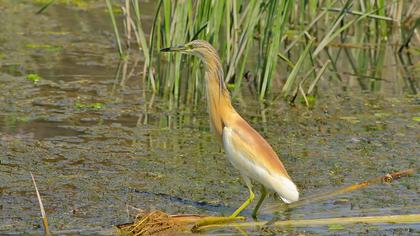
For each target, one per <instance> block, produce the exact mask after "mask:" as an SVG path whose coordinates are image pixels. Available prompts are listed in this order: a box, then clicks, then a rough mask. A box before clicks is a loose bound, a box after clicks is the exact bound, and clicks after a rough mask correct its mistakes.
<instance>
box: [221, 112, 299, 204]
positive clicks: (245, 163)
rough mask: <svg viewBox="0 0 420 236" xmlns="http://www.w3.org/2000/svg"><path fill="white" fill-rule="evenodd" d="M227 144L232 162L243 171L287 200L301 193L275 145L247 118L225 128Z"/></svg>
mask: <svg viewBox="0 0 420 236" xmlns="http://www.w3.org/2000/svg"><path fill="white" fill-rule="evenodd" d="M223 144H224V147H225V151H226V153H227V155H228V157H229V160H230V161H231V163H232V164H233V165H234V166H235V167H236V168H237V169H239V170H240V171H241V173H242V174H244V175H247V176H249V177H251V178H252V179H254V180H256V181H258V182H260V183H261V184H263V185H265V186H266V187H268V188H270V189H273V190H275V191H276V192H277V193H278V194H279V195H280V197H282V199H283V200H284V201H285V202H293V201H296V200H298V198H299V193H298V191H297V188H296V185H295V184H294V183H293V182H292V180H291V179H290V177H289V175H288V174H287V171H286V169H285V168H284V166H283V164H282V163H281V161H280V159H279V158H278V156H277V154H276V153H275V152H274V150H273V149H272V148H271V146H270V145H269V144H268V143H267V141H265V139H264V138H262V137H261V135H259V134H258V132H257V131H255V130H254V129H253V128H252V127H251V126H250V125H249V124H248V123H246V121H245V120H242V121H240V122H236V124H235V125H234V126H233V127H228V126H226V127H224V129H223Z"/></svg>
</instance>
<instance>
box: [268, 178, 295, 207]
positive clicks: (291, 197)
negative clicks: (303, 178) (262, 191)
mask: <svg viewBox="0 0 420 236" xmlns="http://www.w3.org/2000/svg"><path fill="white" fill-rule="evenodd" d="M276 179H277V181H276V186H273V189H274V190H275V191H276V192H277V193H278V194H279V196H280V198H281V199H282V200H283V201H284V202H285V203H292V202H296V201H297V200H299V191H298V189H297V187H296V185H295V183H293V181H292V180H290V179H289V178H287V177H284V176H277V178H276Z"/></svg>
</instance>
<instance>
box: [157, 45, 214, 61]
mask: <svg viewBox="0 0 420 236" xmlns="http://www.w3.org/2000/svg"><path fill="white" fill-rule="evenodd" d="M160 51H161V52H180V53H184V54H191V55H196V56H198V57H200V58H202V59H210V58H217V59H218V58H219V56H218V55H217V52H216V50H215V49H214V48H213V47H212V46H211V45H210V44H209V43H208V42H206V41H204V40H194V41H191V42H189V43H187V44H185V45H179V46H175V47H169V48H163V49H161V50H160ZM205 61H206V60H205Z"/></svg>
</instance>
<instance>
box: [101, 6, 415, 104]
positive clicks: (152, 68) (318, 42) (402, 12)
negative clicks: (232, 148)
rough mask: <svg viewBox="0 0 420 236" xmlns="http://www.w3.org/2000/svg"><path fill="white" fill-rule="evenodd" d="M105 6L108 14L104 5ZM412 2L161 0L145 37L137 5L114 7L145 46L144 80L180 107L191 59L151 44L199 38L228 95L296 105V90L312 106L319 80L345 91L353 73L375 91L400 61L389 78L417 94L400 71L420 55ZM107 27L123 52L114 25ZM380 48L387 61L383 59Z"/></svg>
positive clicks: (196, 90)
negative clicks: (213, 53) (244, 91)
mask: <svg viewBox="0 0 420 236" xmlns="http://www.w3.org/2000/svg"><path fill="white" fill-rule="evenodd" d="M107 5H108V8H109V11H108V12H109V13H110V15H111V19H114V13H113V11H112V9H111V1H109V0H107ZM417 7H418V6H417V5H416V3H415V1H384V0H374V1H349V0H348V1H337V0H335V1H333V0H324V1H314V0H310V1H303V0H302V1H291V0H288V1H280V0H274V1H257V0H250V1H244V0H241V1H225V0H220V1H191V0H184V1H178V2H176V4H175V2H174V1H169V0H160V1H159V2H157V7H156V12H155V16H154V19H153V24H152V27H151V29H150V33H149V34H148V35H146V30H145V28H144V27H143V25H142V22H141V7H140V5H139V3H138V1H130V0H125V3H124V4H122V5H121V8H122V9H123V13H124V16H123V20H124V26H125V37H126V40H125V41H126V46H129V45H130V44H131V43H132V41H133V42H135V43H136V44H137V46H138V48H140V49H141V50H142V53H143V55H144V60H145V65H144V66H145V67H144V70H143V73H144V77H145V78H147V80H148V81H149V85H150V87H151V89H152V90H153V91H155V92H158V93H159V94H161V95H163V96H165V97H167V98H170V99H171V100H175V101H178V102H180V101H181V102H186V103H195V102H196V101H197V99H199V98H201V97H202V94H203V83H202V72H201V69H200V65H199V63H198V60H195V59H193V58H191V57H182V56H181V55H168V56H161V55H159V53H157V50H159V49H160V48H163V47H167V46H173V45H179V44H184V43H186V42H188V41H191V40H193V39H204V40H207V41H209V42H210V43H211V44H212V45H213V46H215V47H216V48H217V49H218V51H219V54H220V56H221V59H222V64H223V65H224V70H225V76H226V82H227V83H228V84H229V88H230V89H231V90H233V95H234V96H235V95H237V94H238V92H239V91H240V89H241V87H244V84H247V85H248V86H247V87H248V88H250V91H251V92H252V93H254V95H255V96H257V97H258V98H259V99H260V100H263V99H265V98H266V97H267V96H268V95H270V94H271V95H274V96H275V97H278V96H279V95H281V96H283V97H285V98H286V99H287V100H288V101H290V102H293V101H294V100H295V98H296V97H297V96H298V95H299V94H300V95H301V96H302V98H303V99H302V100H303V101H304V102H305V104H306V105H308V106H309V105H310V104H313V103H314V102H315V97H316V96H315V95H316V92H317V89H316V87H317V86H316V85H317V84H318V82H319V81H320V80H321V79H322V78H327V79H328V82H332V83H343V84H344V85H343V86H344V87H345V86H346V85H345V84H346V83H347V82H348V78H349V77H355V78H356V79H357V82H358V84H359V86H360V88H361V89H363V90H373V91H377V90H380V83H379V82H380V81H381V80H382V79H383V71H384V66H386V65H387V64H388V66H389V64H392V65H401V64H402V66H403V67H404V68H406V69H405V70H404V71H401V73H400V74H395V76H401V77H404V79H405V84H404V85H403V86H402V87H404V90H405V91H408V92H409V93H416V92H417V86H416V81H415V80H414V75H413V74H412V72H410V71H411V70H410V69H407V68H410V67H413V64H414V63H413V59H412V57H413V56H416V55H417V56H418V54H419V51H418V48H417V49H416V48H415V47H412V45H413V44H414V45H417V46H418V45H419V42H420V38H419V35H418V32H417V31H416V27H417V26H418V25H419V24H420V20H419V18H418V10H416V9H417ZM416 14H417V15H416ZM113 27H114V30H115V34H116V38H117V44H118V49H119V50H118V51H119V53H120V55H122V56H123V54H124V52H123V49H122V48H123V46H122V43H123V40H120V39H119V38H120V36H119V34H118V29H117V24H115V23H114V21H113ZM133 35H134V36H133ZM126 53H127V52H126ZM127 54H128V53H127ZM386 54H393V55H394V56H393V57H392V58H394V60H392V61H388V62H386V61H385V58H386ZM123 57H124V56H123ZM162 57H163V58H162ZM387 57H390V56H389V55H387ZM162 62H167V63H162ZM186 64H187V65H189V66H184V65H186ZM308 96H309V98H308Z"/></svg>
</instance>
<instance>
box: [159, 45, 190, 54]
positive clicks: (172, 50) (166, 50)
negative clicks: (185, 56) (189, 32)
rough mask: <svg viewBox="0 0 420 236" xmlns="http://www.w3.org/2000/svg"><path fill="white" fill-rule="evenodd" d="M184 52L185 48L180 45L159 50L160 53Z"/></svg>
mask: <svg viewBox="0 0 420 236" xmlns="http://www.w3.org/2000/svg"><path fill="white" fill-rule="evenodd" d="M184 50H185V46H184V45H180V46H175V47H170V48H162V49H160V52H179V51H184Z"/></svg>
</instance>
